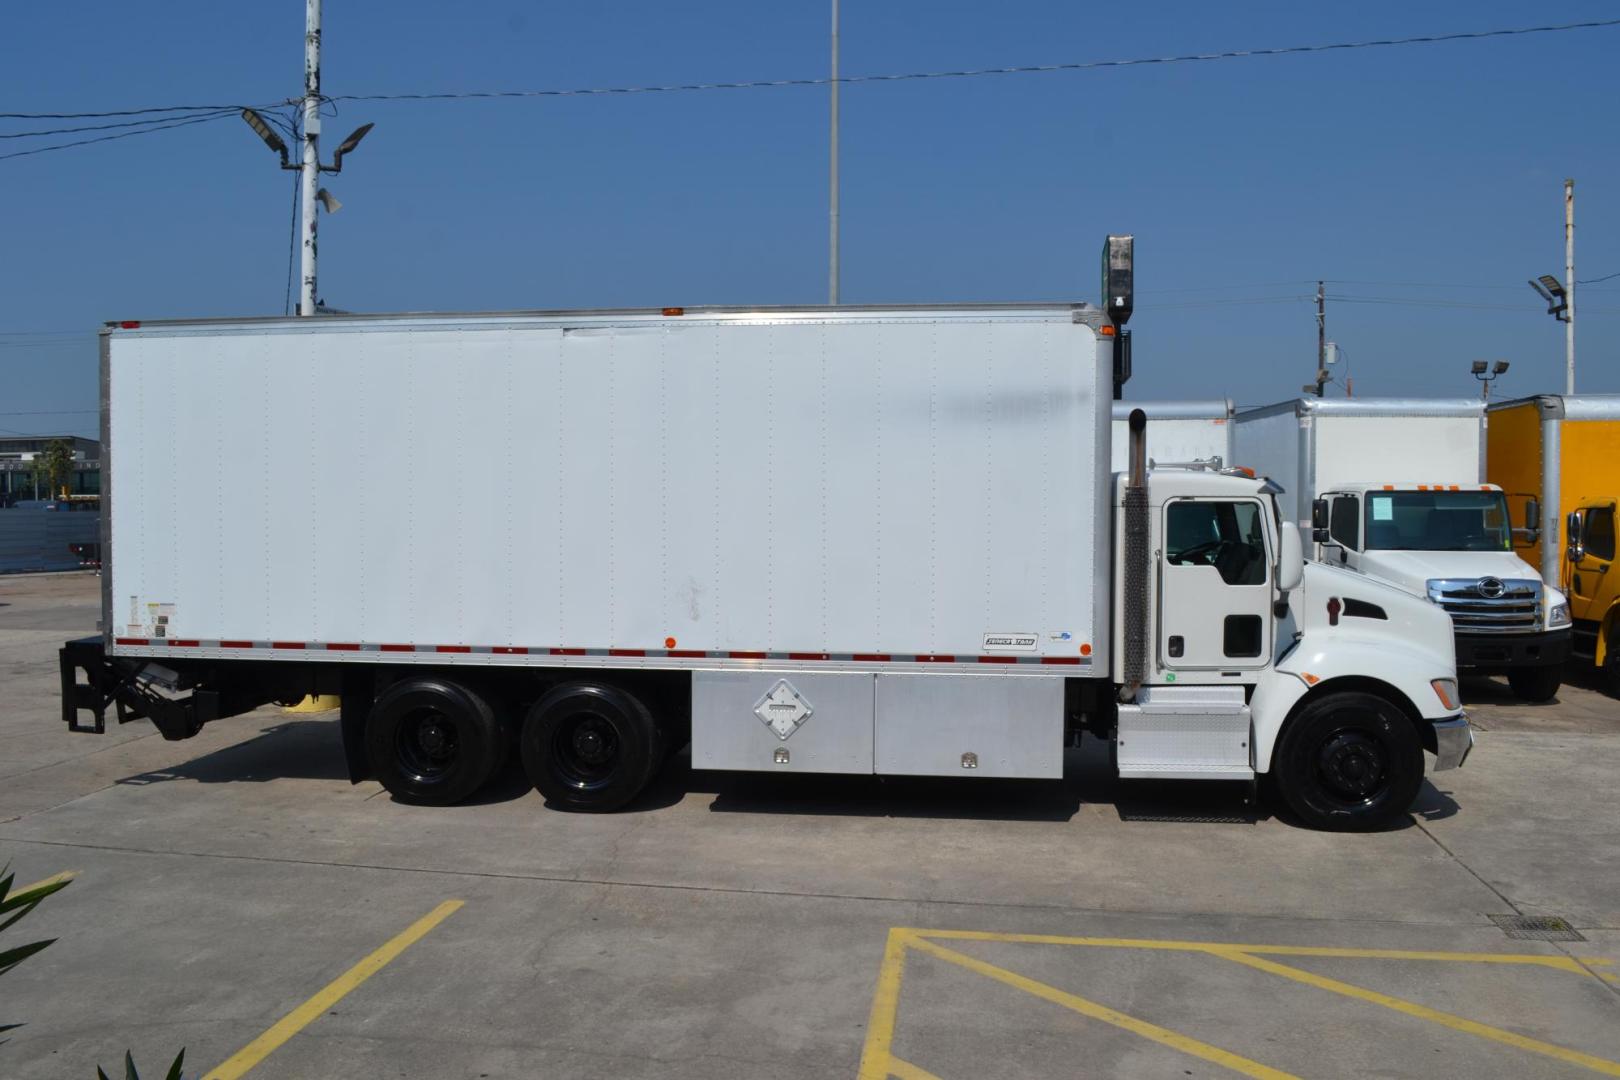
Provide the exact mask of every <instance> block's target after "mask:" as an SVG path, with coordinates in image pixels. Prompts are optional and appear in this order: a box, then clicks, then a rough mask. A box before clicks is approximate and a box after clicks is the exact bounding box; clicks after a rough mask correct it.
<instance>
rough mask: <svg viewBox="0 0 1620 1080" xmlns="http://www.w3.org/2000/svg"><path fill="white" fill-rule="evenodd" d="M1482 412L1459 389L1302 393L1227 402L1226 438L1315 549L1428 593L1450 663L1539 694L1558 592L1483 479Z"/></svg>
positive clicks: (1551, 671)
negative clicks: (1520, 546)
mask: <svg viewBox="0 0 1620 1080" xmlns="http://www.w3.org/2000/svg"><path fill="white" fill-rule="evenodd" d="M1483 418H1484V405H1483V403H1482V402H1479V401H1474V400H1470V399H1456V400H1440V399H1436V400H1420V399H1406V398H1359V399H1345V400H1325V399H1319V398H1300V399H1298V400H1294V401H1284V402H1281V403H1279V404H1276V405H1268V406H1265V407H1262V408H1255V409H1245V410H1242V411H1240V412H1238V414H1237V416H1236V418H1235V423H1234V430H1233V448H1234V452H1235V454H1236V459H1237V461H1239V462H1241V463H1242V464H1243V465H1244V466H1247V467H1249V468H1253V469H1254V470H1256V472H1258V473H1259V474H1261V475H1263V476H1269V477H1271V478H1272V479H1273V480H1275V481H1276V482H1277V483H1278V484H1279V485H1281V486H1282V487H1283V489H1284V490H1285V491H1286V492H1287V493H1288V494H1287V495H1286V496H1285V497H1284V500H1285V501H1284V505H1285V510H1284V513H1285V515H1286V516H1287V517H1289V518H1290V519H1292V520H1294V521H1296V522H1298V523H1299V525H1300V526H1301V527H1302V528H1305V529H1309V530H1312V536H1313V544H1312V554H1313V557H1314V558H1317V559H1320V560H1322V561H1325V562H1328V563H1331V564H1334V565H1340V566H1344V567H1347V568H1349V569H1351V570H1355V571H1357V572H1359V573H1362V574H1366V575H1368V576H1370V577H1374V578H1377V579H1379V580H1381V581H1387V582H1390V583H1392V584H1394V585H1397V586H1399V587H1400V588H1403V589H1405V590H1406V591H1408V592H1410V593H1412V594H1414V595H1416V596H1426V597H1428V598H1429V599H1430V600H1432V601H1433V602H1434V603H1436V604H1438V605H1439V606H1440V607H1442V608H1444V609H1445V610H1446V611H1447V612H1448V613H1449V614H1450V616H1451V619H1452V622H1453V623H1454V625H1455V627H1456V637H1457V666H1458V668H1459V669H1460V670H1462V671H1464V672H1465V673H1466V672H1474V673H1478V674H1505V675H1506V676H1507V678H1508V682H1509V684H1510V685H1511V686H1512V688H1513V691H1514V693H1516V694H1517V695H1518V696H1520V697H1522V698H1525V699H1527V700H1531V701H1545V700H1548V699H1550V698H1551V697H1552V696H1553V695H1554V694H1556V693H1557V692H1558V687H1559V684H1560V682H1561V681H1562V678H1563V663H1564V660H1565V659H1566V658H1567V657H1568V656H1569V647H1570V617H1569V605H1568V604H1567V603H1566V601H1565V597H1564V594H1563V593H1561V592H1559V591H1558V590H1557V589H1555V588H1553V587H1552V586H1551V585H1550V584H1547V583H1545V582H1543V581H1542V579H1541V575H1540V573H1539V572H1538V571H1537V570H1536V569H1535V568H1534V567H1532V566H1530V564H1528V563H1526V562H1525V561H1524V560H1523V559H1521V558H1520V557H1519V556H1518V555H1517V554H1516V553H1515V550H1514V540H1515V536H1516V535H1519V536H1524V535H1527V533H1526V532H1524V531H1523V530H1515V529H1514V527H1513V523H1512V521H1511V519H1510V516H1509V507H1508V502H1507V499H1506V497H1505V496H1504V495H1503V493H1502V491H1501V489H1500V488H1497V487H1494V486H1492V485H1490V484H1487V483H1484V475H1485V470H1484V465H1485V460H1484V447H1483V437H1484V427H1483ZM1536 526H1537V522H1535V521H1533V520H1531V521H1526V522H1525V523H1524V529H1525V530H1533V529H1535V528H1536Z"/></svg>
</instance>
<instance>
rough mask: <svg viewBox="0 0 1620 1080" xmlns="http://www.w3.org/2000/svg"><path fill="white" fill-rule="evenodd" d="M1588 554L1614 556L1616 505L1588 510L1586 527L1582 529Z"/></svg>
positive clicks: (1606, 557) (1582, 538) (1604, 557)
mask: <svg viewBox="0 0 1620 1080" xmlns="http://www.w3.org/2000/svg"><path fill="white" fill-rule="evenodd" d="M1581 533H1582V536H1581V542H1582V545H1583V546H1584V547H1585V548H1586V554H1587V555H1589V556H1591V557H1592V558H1594V559H1613V558H1614V507H1612V506H1600V507H1597V508H1596V509H1592V510H1588V511H1587V512H1586V528H1584V529H1582V530H1581Z"/></svg>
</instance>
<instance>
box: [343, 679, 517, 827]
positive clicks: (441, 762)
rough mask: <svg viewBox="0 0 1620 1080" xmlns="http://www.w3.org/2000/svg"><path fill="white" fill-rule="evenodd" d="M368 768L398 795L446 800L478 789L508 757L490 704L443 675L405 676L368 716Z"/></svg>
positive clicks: (424, 802)
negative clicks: (428, 676) (420, 677)
mask: <svg viewBox="0 0 1620 1080" xmlns="http://www.w3.org/2000/svg"><path fill="white" fill-rule="evenodd" d="M366 758H367V760H368V761H369V762H370V763H371V770H372V775H374V776H375V777H376V778H377V779H378V780H379V781H380V782H381V783H382V786H383V787H385V788H387V789H388V792H389V794H391V795H393V796H394V797H395V798H396V799H399V800H400V801H401V802H407V803H415V804H417V805H419V806H449V805H450V804H452V803H457V802H460V801H461V800H462V799H465V798H466V797H467V796H468V795H471V794H472V793H473V792H474V791H476V790H477V789H478V788H479V787H480V786H482V785H483V783H484V782H485V781H486V780H488V779H489V778H490V777H491V776H493V775H494V773H495V770H497V769H498V768H500V766H501V763H502V762H503V761H504V760H505V758H506V739H505V737H504V735H503V734H502V732H501V729H500V725H499V724H498V723H496V721H495V713H494V710H492V709H491V708H490V707H489V703H488V702H487V701H485V700H484V699H483V698H482V697H480V696H479V695H478V694H476V693H474V692H473V691H472V690H469V689H468V688H467V687H465V686H462V685H461V684H459V683H454V682H450V681H449V680H447V679H439V678H422V679H404V680H402V681H400V682H397V683H395V684H394V685H392V686H390V687H389V688H388V689H386V690H384V691H383V692H382V693H381V694H380V695H378V697H377V701H376V703H375V704H373V705H372V707H371V714H370V716H368V717H367V718H366Z"/></svg>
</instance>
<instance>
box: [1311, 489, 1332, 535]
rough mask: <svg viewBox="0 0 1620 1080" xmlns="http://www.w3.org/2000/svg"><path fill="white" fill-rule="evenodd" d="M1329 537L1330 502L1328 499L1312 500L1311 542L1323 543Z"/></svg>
mask: <svg viewBox="0 0 1620 1080" xmlns="http://www.w3.org/2000/svg"><path fill="white" fill-rule="evenodd" d="M1327 538H1328V504H1327V500H1326V499H1313V500H1312V501H1311V542H1312V543H1316V544H1323V543H1326V542H1327Z"/></svg>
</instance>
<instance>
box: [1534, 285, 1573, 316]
mask: <svg viewBox="0 0 1620 1080" xmlns="http://www.w3.org/2000/svg"><path fill="white" fill-rule="evenodd" d="M1530 287H1531V288H1532V289H1534V290H1536V292H1537V294H1538V295H1540V297H1541V298H1542V299H1543V300H1545V301H1547V314H1549V315H1551V316H1552V317H1553V318H1555V319H1557V320H1558V321H1559V322H1569V293H1568V292H1566V291H1565V289H1564V285H1563V283H1562V282H1561V281H1559V280H1558V279H1557V278H1555V277H1553V276H1552V275H1551V274H1542V275H1541V277H1540V279H1532V280H1531V282H1530Z"/></svg>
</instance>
